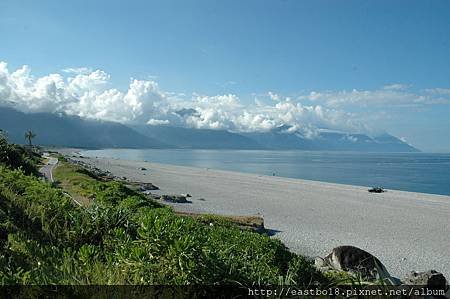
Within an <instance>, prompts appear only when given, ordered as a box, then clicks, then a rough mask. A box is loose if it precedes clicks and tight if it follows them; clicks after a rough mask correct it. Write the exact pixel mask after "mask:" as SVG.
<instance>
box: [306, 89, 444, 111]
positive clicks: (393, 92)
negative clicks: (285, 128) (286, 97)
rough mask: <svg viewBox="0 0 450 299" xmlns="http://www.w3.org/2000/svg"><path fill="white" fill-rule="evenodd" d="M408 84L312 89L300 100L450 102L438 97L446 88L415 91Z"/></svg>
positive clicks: (406, 103) (407, 104) (330, 103)
mask: <svg viewBox="0 0 450 299" xmlns="http://www.w3.org/2000/svg"><path fill="white" fill-rule="evenodd" d="M409 88H410V87H409V86H408V85H402V84H392V85H387V86H384V87H382V88H381V89H376V90H357V89H353V90H351V91H347V90H343V91H312V92H310V93H309V94H308V95H303V96H300V97H299V99H300V100H305V99H307V100H310V101H316V102H320V103H324V105H326V106H329V107H344V106H347V105H352V106H363V107H368V106H384V107H387V106H400V107H412V106H415V107H416V106H422V105H429V104H450V99H449V98H443V97H438V96H437V95H446V91H447V90H446V89H442V88H441V89H428V90H425V91H424V92H413V91H410V90H409Z"/></svg>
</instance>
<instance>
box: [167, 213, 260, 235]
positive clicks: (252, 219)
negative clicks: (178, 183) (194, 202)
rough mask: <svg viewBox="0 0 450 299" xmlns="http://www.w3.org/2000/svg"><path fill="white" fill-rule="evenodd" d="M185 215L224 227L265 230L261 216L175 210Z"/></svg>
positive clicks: (180, 214)
mask: <svg viewBox="0 0 450 299" xmlns="http://www.w3.org/2000/svg"><path fill="white" fill-rule="evenodd" d="M175 214H177V215H179V216H183V217H191V218H194V219H196V220H197V221H199V222H201V223H204V224H206V225H218V226H223V227H238V228H240V229H244V230H250V231H257V232H264V231H265V228H264V219H263V218H262V217H260V216H232V215H229V216H225V215H214V214H198V213H187V212H175Z"/></svg>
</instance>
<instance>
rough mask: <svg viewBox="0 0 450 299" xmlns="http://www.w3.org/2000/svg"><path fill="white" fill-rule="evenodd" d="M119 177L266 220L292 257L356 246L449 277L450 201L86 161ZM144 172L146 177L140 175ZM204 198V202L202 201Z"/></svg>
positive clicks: (398, 269)
mask: <svg viewBox="0 0 450 299" xmlns="http://www.w3.org/2000/svg"><path fill="white" fill-rule="evenodd" d="M80 160H82V161H84V162H86V163H89V164H92V165H95V166H96V167H98V168H100V169H104V170H109V171H111V172H112V173H113V174H115V175H117V176H125V177H127V178H129V179H130V180H133V181H141V182H151V183H153V184H155V185H156V186H158V187H160V189H161V190H160V191H159V193H160V194H181V193H189V194H191V195H192V196H193V197H192V199H191V200H192V203H187V204H186V203H185V204H173V206H174V207H175V209H176V210H180V211H192V212H205V213H217V214H224V215H256V214H261V215H262V216H263V217H264V221H265V226H266V228H268V229H271V230H273V231H274V233H275V234H274V237H275V238H279V239H281V240H282V241H283V242H285V244H286V245H287V246H288V247H289V248H290V249H291V250H293V251H295V252H298V253H301V254H304V255H308V256H312V257H314V256H325V255H327V254H328V253H329V252H330V251H331V249H332V248H333V247H336V246H339V245H354V246H357V247H360V248H362V249H364V250H367V251H368V252H370V253H372V254H374V255H375V256H377V257H378V258H379V259H380V260H381V261H382V262H383V263H384V264H385V265H386V267H387V269H388V270H389V271H390V272H391V274H392V275H394V276H397V277H400V278H402V277H404V275H405V274H406V273H408V272H409V271H412V270H415V271H425V270H429V269H434V270H437V271H440V272H442V273H443V274H444V275H445V276H446V277H447V278H450V258H449V256H450V196H440V195H430V194H423V193H413V192H403V191H395V190H389V191H388V192H386V193H382V194H373V193H369V192H367V188H365V187H358V186H350V185H340V184H331V183H323V182H315V181H306V180H299V179H289V178H281V177H270V176H261V175H256V174H245V173H237V172H229V171H220V170H212V169H204V168H193V167H183V166H173V165H165V164H156V163H145V162H136V161H126V160H116V159H106V158H98V159H97V158H90V159H80ZM140 167H145V168H146V169H147V170H146V171H142V170H139V169H138V168H140ZM200 198H203V199H204V200H199V199H200Z"/></svg>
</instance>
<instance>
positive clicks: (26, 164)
mask: <svg viewBox="0 0 450 299" xmlns="http://www.w3.org/2000/svg"><path fill="white" fill-rule="evenodd" d="M2 132H3V131H0V164H3V165H6V166H8V167H11V168H13V169H19V168H20V169H22V170H23V171H24V172H25V173H26V174H37V170H36V163H38V162H39V156H38V155H36V154H35V153H33V152H32V151H31V150H30V149H25V148H23V147H21V146H18V145H15V144H10V143H8V142H7V140H6V138H5V136H4V135H3V134H2Z"/></svg>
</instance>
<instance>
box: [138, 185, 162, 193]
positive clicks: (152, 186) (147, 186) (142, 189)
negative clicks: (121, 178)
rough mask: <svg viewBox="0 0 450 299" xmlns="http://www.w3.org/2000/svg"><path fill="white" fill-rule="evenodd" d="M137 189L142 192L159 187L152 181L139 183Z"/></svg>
mask: <svg viewBox="0 0 450 299" xmlns="http://www.w3.org/2000/svg"><path fill="white" fill-rule="evenodd" d="M138 189H139V191H141V192H144V191H148V190H159V188H158V187H157V186H155V185H153V184H152V183H140V184H139V186H138Z"/></svg>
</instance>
